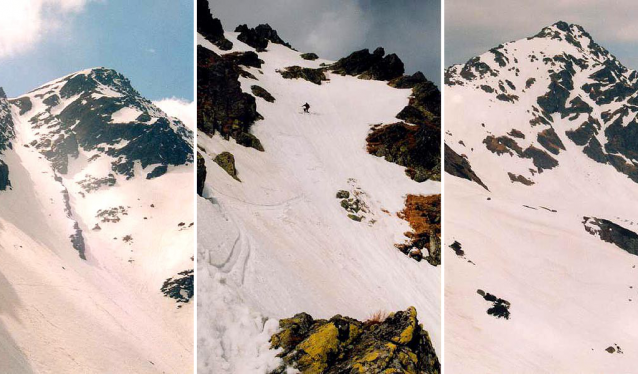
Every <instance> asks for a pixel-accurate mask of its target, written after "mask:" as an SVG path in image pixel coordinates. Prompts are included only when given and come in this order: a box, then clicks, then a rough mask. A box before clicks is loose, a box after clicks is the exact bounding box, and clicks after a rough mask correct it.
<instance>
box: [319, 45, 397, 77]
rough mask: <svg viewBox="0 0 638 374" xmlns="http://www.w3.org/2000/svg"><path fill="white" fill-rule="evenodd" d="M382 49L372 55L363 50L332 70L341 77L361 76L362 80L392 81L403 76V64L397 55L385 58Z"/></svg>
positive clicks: (343, 60) (336, 63)
mask: <svg viewBox="0 0 638 374" xmlns="http://www.w3.org/2000/svg"><path fill="white" fill-rule="evenodd" d="M384 55H385V50H384V49H383V48H381V47H379V48H377V49H375V50H374V52H373V53H370V51H369V50H368V49H362V50H360V51H356V52H353V53H351V54H350V55H349V56H347V57H344V58H342V59H340V60H339V61H337V62H335V63H334V64H332V65H331V66H330V70H332V71H333V72H335V73H337V74H341V75H353V76H359V78H361V79H373V80H382V81H385V80H392V79H395V78H399V77H401V76H402V75H403V73H404V71H405V68H404V66H403V62H402V61H401V59H400V58H399V57H398V56H397V55H396V54H394V53H393V54H389V55H387V56H385V57H384Z"/></svg>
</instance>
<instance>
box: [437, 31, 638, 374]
mask: <svg viewBox="0 0 638 374" xmlns="http://www.w3.org/2000/svg"><path fill="white" fill-rule="evenodd" d="M550 29H551V31H552V32H555V31H556V32H559V31H560V30H559V29H558V27H557V26H556V25H554V26H552V28H550ZM581 30H582V29H580V28H578V27H577V26H570V31H569V32H568V33H570V34H572V35H574V37H575V38H576V40H578V41H579V42H581V43H582V46H583V47H584V48H582V49H580V48H576V47H575V46H573V45H571V44H568V43H566V42H565V41H559V40H554V39H552V40H549V39H544V38H534V39H527V40H521V41H517V42H512V43H507V44H505V46H504V47H503V48H504V49H503V48H501V49H500V51H501V52H504V53H505V55H506V56H507V57H508V58H509V63H510V64H508V65H506V66H505V67H502V66H499V65H498V64H497V63H496V62H495V54H493V53H491V52H490V53H486V54H484V55H481V56H480V61H481V62H484V63H486V64H488V65H489V66H490V68H491V69H493V70H494V71H496V72H497V75H496V76H494V77H491V76H489V74H486V76H485V77H480V78H477V79H476V80H467V81H466V82H464V84H462V85H460V84H455V85H451V86H446V89H445V113H446V119H445V121H446V122H445V128H446V144H448V145H449V146H450V147H452V148H453V149H454V150H455V151H456V152H457V153H458V154H462V155H465V156H466V157H467V159H468V161H469V162H470V163H471V166H472V169H473V170H474V172H476V174H477V175H478V176H479V178H481V180H482V181H483V182H484V183H485V184H486V185H487V187H488V188H489V191H487V190H485V189H484V188H482V187H481V186H479V185H478V184H476V183H474V182H470V181H469V180H465V179H460V178H457V177H454V176H451V175H449V174H448V175H446V176H445V222H444V227H445V245H446V246H449V245H450V244H452V243H453V242H454V241H458V242H459V243H461V245H462V249H463V251H464V252H465V254H464V256H463V257H461V256H457V255H455V253H454V252H453V251H452V250H451V249H449V248H446V250H445V251H446V252H445V254H446V255H445V266H446V268H445V329H446V330H445V331H446V334H445V337H446V338H445V363H444V367H445V370H446V373H467V372H472V373H601V372H605V373H630V372H634V371H635V370H636V362H638V321H636V318H635V316H636V313H637V312H638V268H636V265H638V257H636V256H635V255H632V254H630V253H628V252H626V251H623V250H622V249H621V248H619V247H617V246H616V245H614V244H611V243H607V242H604V241H602V240H600V238H599V237H597V236H593V235H591V234H590V233H588V232H587V231H586V230H585V228H584V225H583V217H591V216H593V217H600V218H605V219H609V220H611V221H613V222H615V223H617V224H619V225H621V226H623V227H625V228H627V229H629V230H632V231H637V229H638V222H636V217H635V214H636V210H637V209H638V204H637V203H636V201H638V185H637V184H636V183H635V182H633V181H631V180H630V179H629V178H628V177H627V176H625V175H624V174H621V173H619V172H617V171H616V170H615V169H614V168H613V167H612V166H610V165H605V164H601V163H597V162H595V161H594V160H592V159H591V158H590V157H588V156H587V155H585V154H584V153H583V147H582V146H579V145H576V144H575V143H574V142H573V141H572V140H570V138H569V137H568V136H567V135H566V132H567V131H568V130H572V129H575V128H576V127H578V125H580V124H581V123H582V122H583V120H585V119H587V115H584V114H581V115H580V116H575V117H574V116H573V115H572V116H570V117H569V118H564V117H561V115H560V114H559V113H556V114H553V115H552V116H551V119H552V125H551V127H552V128H553V129H554V130H555V131H556V133H557V134H558V137H559V138H560V139H562V143H563V144H564V146H565V149H564V150H560V153H559V154H558V155H551V156H552V157H553V158H555V159H556V160H557V161H558V166H557V167H555V168H553V169H546V170H543V171H542V173H535V172H530V169H533V170H536V168H535V167H534V165H533V164H532V160H529V159H523V158H520V157H517V156H516V155H512V156H511V155H508V154H503V155H500V156H499V155H496V154H495V153H492V152H490V151H489V150H487V149H486V146H485V144H483V140H484V139H485V138H486V136H488V135H494V136H497V137H498V136H502V135H506V133H507V132H510V130H512V129H517V130H519V131H521V133H522V134H524V135H525V139H520V138H518V137H517V139H515V140H516V142H518V144H519V145H520V146H521V147H522V148H523V149H525V148H526V147H527V146H528V145H534V146H536V147H537V148H540V149H544V148H543V147H542V146H541V145H540V144H539V142H538V141H537V134H538V133H539V131H541V130H544V129H546V128H548V126H546V125H542V124H541V125H536V127H535V126H531V125H530V123H529V121H530V120H531V119H532V113H533V112H534V111H533V110H532V107H533V106H535V105H537V98H538V97H539V96H542V95H543V94H545V93H546V92H547V89H548V85H549V83H550V78H549V76H550V72H551V69H550V68H549V67H547V66H545V64H544V63H543V57H545V56H548V57H549V58H553V57H554V56H557V55H562V54H563V53H565V54H572V55H573V56H575V57H576V58H583V59H586V61H587V63H588V64H589V67H588V68H587V69H584V70H583V71H581V69H580V68H576V70H575V73H574V76H573V80H574V84H573V86H574V87H576V88H575V89H574V90H573V91H571V92H570V95H569V98H568V101H570V100H572V99H574V98H575V97H580V98H581V99H582V100H583V101H585V102H586V103H588V104H589V105H591V107H592V113H591V115H592V116H593V117H595V118H600V116H601V113H602V112H604V111H607V110H612V111H613V110H615V109H616V108H618V107H620V106H621V105H622V103H621V102H620V101H614V102H612V103H610V104H606V105H602V106H601V105H597V104H596V103H595V102H594V101H593V100H592V99H591V98H590V97H589V96H588V95H587V94H588V92H587V91H584V90H583V91H579V88H580V87H582V86H583V85H584V84H585V83H591V82H592V79H591V78H590V76H591V74H592V73H594V72H596V71H598V70H599V69H601V68H602V67H603V66H604V65H605V64H604V62H605V61H606V60H607V56H594V55H592V54H590V52H591V51H589V50H588V49H587V48H586V47H587V46H588V45H589V42H590V39H589V36H586V35H584V34H583V33H582V32H581ZM561 35H563V36H564V35H565V34H564V33H562V34H561ZM566 39H567V38H566ZM531 55H535V56H537V57H540V58H539V59H536V61H530V56H531ZM515 60H518V61H517V63H516V64H514V63H513V62H514V61H515ZM512 66H516V67H518V68H519V69H520V74H516V73H515V71H514V70H510V69H509V68H510V67H512ZM460 69H461V66H455V67H452V68H450V70H451V71H452V74H451V77H453V78H454V79H457V78H458V77H459V76H458V75H457V74H458V73H459V71H460ZM548 69H550V70H548ZM556 70H559V68H558V67H557V68H556ZM631 73H632V72H631V71H627V72H626V77H629V76H630V74H631ZM532 77H533V78H535V79H536V83H534V84H533V85H532V87H531V88H529V89H522V87H525V82H526V80H527V79H529V78H532ZM458 79H460V78H458ZM506 80H509V81H511V82H512V83H513V84H514V85H515V86H516V87H518V89H517V90H516V91H514V92H511V91H510V93H513V94H516V95H518V96H519V99H518V100H517V101H516V102H515V103H510V102H506V101H501V100H495V99H494V94H489V93H486V91H484V90H482V89H480V88H479V86H480V85H490V86H492V88H496V86H497V82H499V81H500V82H505V81H506ZM601 123H603V122H602V121H601ZM603 130H604V128H603ZM604 134H605V131H600V132H599V133H598V134H597V137H598V138H599V139H600V142H601V143H602V144H603V145H604V144H605V143H606V142H607V140H606V139H605V135H604ZM461 142H462V143H461ZM634 162H635V160H634ZM508 172H512V173H514V174H520V175H523V176H525V177H526V178H528V179H530V180H531V181H533V182H534V183H535V184H534V185H531V186H526V185H523V184H520V183H514V182H512V181H510V178H509V177H508ZM525 205H526V206H527V207H526V206H525ZM552 210H554V211H552ZM470 261H471V262H470ZM478 289H481V290H484V291H485V292H489V293H492V294H494V295H496V296H497V297H499V298H503V299H505V300H507V301H509V302H510V303H511V307H510V308H509V310H510V312H511V316H510V319H509V320H506V319H497V318H495V317H494V316H491V315H488V314H487V313H486V311H487V309H488V308H489V307H490V306H491V303H489V302H488V301H486V300H484V299H483V298H482V297H481V296H480V295H478V294H477V290H478ZM617 346H619V347H621V349H622V353H619V352H615V353H608V352H607V351H606V349H607V348H608V347H614V348H617Z"/></svg>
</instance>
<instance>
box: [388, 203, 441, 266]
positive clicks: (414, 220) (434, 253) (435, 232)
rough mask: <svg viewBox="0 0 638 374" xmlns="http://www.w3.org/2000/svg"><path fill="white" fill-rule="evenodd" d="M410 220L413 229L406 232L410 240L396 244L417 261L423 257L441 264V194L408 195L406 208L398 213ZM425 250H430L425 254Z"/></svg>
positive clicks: (402, 217) (431, 262)
mask: <svg viewBox="0 0 638 374" xmlns="http://www.w3.org/2000/svg"><path fill="white" fill-rule="evenodd" d="M398 216H399V217H400V218H401V219H404V220H406V221H408V223H409V224H410V227H411V228H412V231H409V232H406V233H405V236H407V237H408V241H407V242H406V243H403V244H396V245H395V246H396V247H397V248H398V249H399V250H401V252H403V253H405V254H407V255H409V256H410V257H412V258H414V259H415V260H417V261H421V260H422V259H423V258H425V260H426V261H427V262H429V263H430V264H432V265H434V266H438V265H440V264H441V195H430V196H423V195H408V196H407V198H406V199H405V208H404V209H403V211H401V212H399V213H398ZM423 250H427V251H428V255H427V256H424V254H423Z"/></svg>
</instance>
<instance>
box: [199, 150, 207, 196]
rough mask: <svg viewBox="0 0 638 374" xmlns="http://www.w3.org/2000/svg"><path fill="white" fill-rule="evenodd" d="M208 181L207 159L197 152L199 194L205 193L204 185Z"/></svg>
mask: <svg viewBox="0 0 638 374" xmlns="http://www.w3.org/2000/svg"><path fill="white" fill-rule="evenodd" d="M205 183H206V161H205V160H204V157H202V155H201V154H200V153H199V152H197V194H198V195H199V196H202V194H203V193H204V185H205Z"/></svg>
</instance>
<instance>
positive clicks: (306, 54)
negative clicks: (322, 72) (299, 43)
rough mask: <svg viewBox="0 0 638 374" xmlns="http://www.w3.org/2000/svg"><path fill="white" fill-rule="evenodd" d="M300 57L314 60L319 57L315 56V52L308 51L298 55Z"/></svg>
mask: <svg viewBox="0 0 638 374" xmlns="http://www.w3.org/2000/svg"><path fill="white" fill-rule="evenodd" d="M300 57H301V58H303V59H304V60H308V61H314V60H316V59H318V58H319V56H317V54H316V53H312V52H310V53H302V54H301V55H300Z"/></svg>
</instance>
